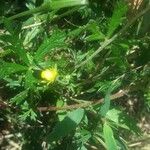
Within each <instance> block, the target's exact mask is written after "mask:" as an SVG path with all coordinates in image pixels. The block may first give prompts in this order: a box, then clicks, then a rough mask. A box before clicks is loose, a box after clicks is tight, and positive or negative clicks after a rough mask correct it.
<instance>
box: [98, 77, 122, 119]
mask: <svg viewBox="0 0 150 150" xmlns="http://www.w3.org/2000/svg"><path fill="white" fill-rule="evenodd" d="M119 85H120V80H118V79H116V80H114V81H113V82H112V83H111V85H110V87H109V88H108V90H107V92H106V95H105V98H104V104H103V105H102V106H101V107H100V111H99V113H100V114H101V116H103V117H105V116H106V113H107V112H108V110H109V108H110V96H111V93H112V91H113V90H114V89H116V88H117V87H118V86H119Z"/></svg>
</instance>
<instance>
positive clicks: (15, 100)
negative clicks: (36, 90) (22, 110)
mask: <svg viewBox="0 0 150 150" xmlns="http://www.w3.org/2000/svg"><path fill="white" fill-rule="evenodd" d="M27 96H28V90H25V91H22V92H20V93H19V94H17V95H16V96H15V97H13V98H11V99H10V101H11V103H15V104H16V105H19V104H21V103H22V102H23V101H24V100H25V98H27Z"/></svg>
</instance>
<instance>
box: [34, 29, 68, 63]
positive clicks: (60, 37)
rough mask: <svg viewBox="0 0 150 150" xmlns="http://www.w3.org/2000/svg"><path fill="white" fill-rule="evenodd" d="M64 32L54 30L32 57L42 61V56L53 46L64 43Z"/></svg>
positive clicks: (60, 45) (56, 46) (63, 44)
mask: <svg viewBox="0 0 150 150" xmlns="http://www.w3.org/2000/svg"><path fill="white" fill-rule="evenodd" d="M65 38H66V37H65V34H64V33H63V32H60V31H57V30H56V31H54V32H53V34H52V35H51V37H50V38H46V39H45V40H44V42H43V43H42V44H41V46H40V47H39V49H38V50H37V52H36V54H35V57H34V59H35V60H36V61H42V60H43V58H44V56H45V55H46V54H47V53H49V52H51V51H52V50H53V49H55V48H62V47H64V46H65V45H66V44H65Z"/></svg>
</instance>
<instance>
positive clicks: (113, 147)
mask: <svg viewBox="0 0 150 150" xmlns="http://www.w3.org/2000/svg"><path fill="white" fill-rule="evenodd" d="M103 134H104V139H105V142H106V146H107V149H108V150H117V149H118V148H117V144H116V141H115V138H114V135H113V131H112V129H111V127H110V126H109V125H108V124H107V123H106V122H105V123H104V126H103Z"/></svg>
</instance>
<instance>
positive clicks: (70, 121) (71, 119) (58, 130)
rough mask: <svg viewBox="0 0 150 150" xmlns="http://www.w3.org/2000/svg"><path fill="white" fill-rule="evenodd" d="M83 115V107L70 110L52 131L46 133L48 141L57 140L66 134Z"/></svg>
mask: <svg viewBox="0 0 150 150" xmlns="http://www.w3.org/2000/svg"><path fill="white" fill-rule="evenodd" d="M83 115H84V110H83V109H77V110H74V111H72V112H70V113H69V114H68V115H67V116H66V117H65V118H64V119H63V120H62V121H61V122H59V123H58V124H56V126H55V127H54V129H53V131H52V132H51V133H50V134H49V135H48V141H49V142H53V141H58V140H60V139H61V138H62V137H65V136H67V135H68V134H69V133H70V132H71V131H73V130H74V129H75V128H76V127H77V126H78V125H79V123H80V122H81V120H82V118H83Z"/></svg>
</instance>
